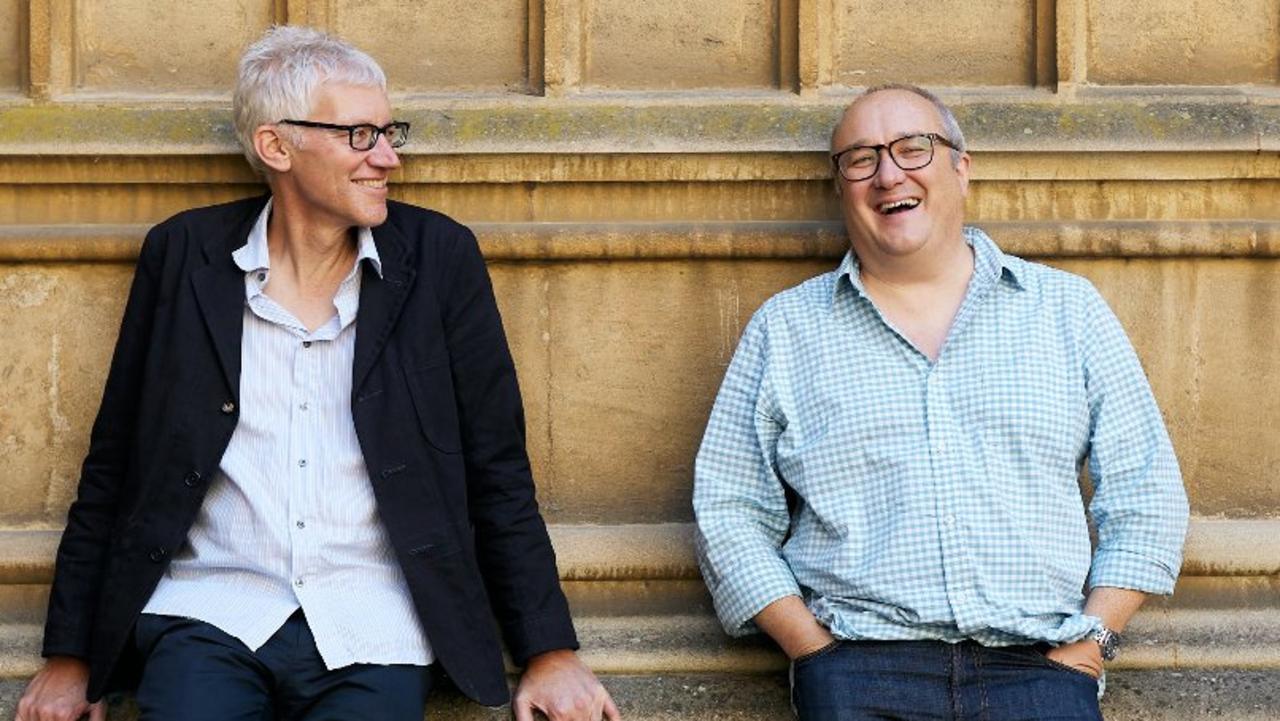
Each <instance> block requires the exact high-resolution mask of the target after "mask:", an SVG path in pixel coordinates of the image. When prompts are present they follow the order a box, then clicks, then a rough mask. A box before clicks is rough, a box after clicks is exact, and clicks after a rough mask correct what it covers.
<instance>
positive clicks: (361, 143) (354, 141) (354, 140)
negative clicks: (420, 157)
mask: <svg viewBox="0 0 1280 721" xmlns="http://www.w3.org/2000/svg"><path fill="white" fill-rule="evenodd" d="M280 122H281V123H283V124H285V125H297V126H300V127H303V128H323V129H325V130H345V131H347V142H349V143H350V144H351V149H352V150H373V146H375V145H377V144H378V136H379V135H385V136H387V142H388V143H390V144H391V147H393V148H399V147H400V146H402V145H404V144H405V143H407V142H409V124H408V123H406V122H403V121H399V120H397V121H395V122H392V123H387V124H386V125H384V126H382V127H381V128H379V127H378V126H376V125H374V124H373V123H360V124H358V125H335V124H334V123H317V122H316V121H314V120H281V121H280Z"/></svg>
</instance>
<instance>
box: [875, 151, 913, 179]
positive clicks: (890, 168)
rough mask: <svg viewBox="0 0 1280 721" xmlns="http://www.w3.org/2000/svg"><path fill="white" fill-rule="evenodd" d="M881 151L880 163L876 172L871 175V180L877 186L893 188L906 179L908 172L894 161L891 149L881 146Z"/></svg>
mask: <svg viewBox="0 0 1280 721" xmlns="http://www.w3.org/2000/svg"><path fill="white" fill-rule="evenodd" d="M879 152H880V164H879V165H878V166H877V167H876V174H875V175H873V176H872V177H871V182H873V183H875V185H876V187H877V188H892V187H893V186H895V185H898V184H899V183H901V182H902V181H904V180H906V177H907V174H906V173H905V172H904V171H903V170H902V168H899V167H898V164H897V163H895V162H894V161H893V156H892V155H890V154H889V149H888V148H880V150H879Z"/></svg>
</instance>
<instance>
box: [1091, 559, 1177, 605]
mask: <svg viewBox="0 0 1280 721" xmlns="http://www.w3.org/2000/svg"><path fill="white" fill-rule="evenodd" d="M1180 565H1181V564H1179V563H1174V564H1172V566H1171V565H1170V564H1167V563H1164V562H1161V561H1160V560H1157V559H1155V558H1152V557H1151V556H1148V555H1145V554H1141V553H1135V552H1133V551H1125V550H1119V549H1109V550H1103V549H1100V550H1098V552H1097V553H1095V554H1094V556H1093V566H1092V567H1091V568H1090V569H1089V588H1098V587H1099V586H1107V587H1111V588H1128V589H1131V590H1134V591H1142V592H1143V593H1151V594H1155V595H1158V596H1168V595H1169V594H1171V593H1173V586H1174V584H1175V583H1176V582H1177V580H1178V574H1177V573H1176V572H1175V571H1173V570H1171V568H1178V567H1179V566H1180Z"/></svg>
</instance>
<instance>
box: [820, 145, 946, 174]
mask: <svg viewBox="0 0 1280 721" xmlns="http://www.w3.org/2000/svg"><path fill="white" fill-rule="evenodd" d="M935 143H937V144H940V145H945V146H947V147H948V148H951V149H952V150H959V148H957V147H956V146H955V144H954V143H952V142H951V141H950V140H947V139H946V138H944V137H942V136H941V135H939V134H937V133H924V134H922V135H908V136H906V137H904V138H898V139H897V140H895V141H893V142H892V143H885V144H883V145H855V146H853V147H852V148H845V149H844V150H841V151H840V152H838V153H834V154H832V156H831V163H832V165H834V166H835V168H836V171H837V172H838V173H840V176H841V177H843V178H844V179H845V180H848V181H851V182H853V181H858V180H866V179H867V178H870V177H872V176H873V175H875V174H876V172H877V171H879V170H880V151H881V150H888V151H889V157H890V158H892V159H893V163H894V165H897V166H898V167H899V168H902V169H903V170H919V169H921V168H923V167H924V166H926V165H928V164H929V163H932V162H933V147H934V144H935Z"/></svg>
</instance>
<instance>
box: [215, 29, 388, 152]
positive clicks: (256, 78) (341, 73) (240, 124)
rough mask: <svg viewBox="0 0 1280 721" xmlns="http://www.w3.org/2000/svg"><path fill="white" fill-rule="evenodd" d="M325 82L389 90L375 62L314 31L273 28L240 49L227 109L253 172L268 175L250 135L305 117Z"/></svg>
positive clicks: (361, 52)
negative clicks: (277, 124) (272, 125)
mask: <svg viewBox="0 0 1280 721" xmlns="http://www.w3.org/2000/svg"><path fill="white" fill-rule="evenodd" d="M328 82H332V83H342V84H347V85H357V86H362V87H377V88H379V89H381V90H383V91H384V92H385V91H386V89H387V76H386V74H385V73H383V72H382V68H380V67H378V63H377V62H376V61H374V59H373V58H371V57H369V55H367V54H366V53H364V52H363V51H361V50H358V49H356V48H355V47H354V46H352V45H351V44H349V43H347V42H346V41H344V40H341V39H340V38H337V37H334V36H333V35H329V34H327V33H324V32H321V31H320V30H316V29H315V28H308V27H301V26H297V25H277V26H275V27H272V28H271V29H270V30H267V32H266V33H265V34H264V35H263V36H262V37H261V38H260V39H259V40H258V41H257V42H255V43H254V44H252V45H250V46H249V47H248V48H247V49H246V50H245V51H244V55H242V56H240V68H239V72H238V74H237V76H236V89H235V93H234V95H233V96H232V101H231V108H232V114H233V116H234V118H235V128H236V137H237V138H238V139H239V140H240V146H241V148H242V149H243V150H244V157H245V158H246V159H247V160H248V161H249V165H251V166H253V169H254V170H256V171H258V172H259V173H262V174H264V175H265V174H266V172H267V169H266V166H264V165H263V164H262V160H261V159H260V158H259V157H258V153H257V151H255V150H254V148H253V133H254V131H255V130H257V129H258V127H259V126H262V125H270V124H271V123H277V122H279V121H281V120H283V119H285V118H294V119H305V118H306V116H307V115H308V114H309V113H310V112H311V107H312V104H313V97H314V95H315V92H316V90H317V89H318V88H319V87H320V86H321V85H323V84H325V83H328ZM295 138H297V135H295Z"/></svg>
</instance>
